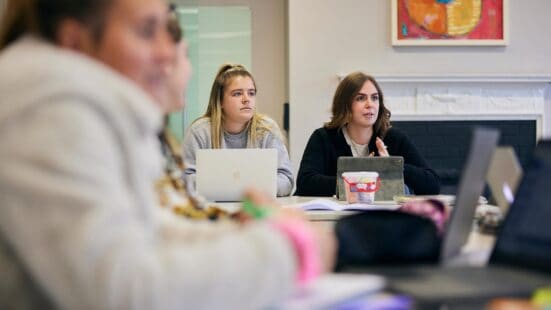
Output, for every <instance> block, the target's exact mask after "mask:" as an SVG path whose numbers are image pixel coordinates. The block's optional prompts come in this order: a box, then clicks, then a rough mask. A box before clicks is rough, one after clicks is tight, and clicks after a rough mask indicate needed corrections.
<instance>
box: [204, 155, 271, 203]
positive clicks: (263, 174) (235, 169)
mask: <svg viewBox="0 0 551 310" xmlns="http://www.w3.org/2000/svg"><path fill="white" fill-rule="evenodd" d="M196 157H197V161H196V174H197V175H196V179H195V182H196V189H197V193H198V194H199V195H201V196H203V197H205V198H206V199H207V200H209V201H218V202H224V201H241V200H243V193H244V191H245V190H246V189H247V188H251V187H252V188H255V189H258V190H260V191H263V192H265V193H266V194H267V195H268V196H269V197H273V198H275V197H276V193H277V150H276V149H201V150H197V153H196Z"/></svg>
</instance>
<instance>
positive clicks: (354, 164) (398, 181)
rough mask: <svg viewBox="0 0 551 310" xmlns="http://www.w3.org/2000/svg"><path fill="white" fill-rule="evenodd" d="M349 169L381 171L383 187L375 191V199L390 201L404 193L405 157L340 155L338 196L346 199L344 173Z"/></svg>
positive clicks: (338, 163) (338, 161) (338, 162)
mask: <svg viewBox="0 0 551 310" xmlns="http://www.w3.org/2000/svg"><path fill="white" fill-rule="evenodd" d="M349 171H375V172H378V173H379V179H380V180H381V188H380V189H379V190H378V191H377V192H376V193H375V201H390V200H392V199H393V197H394V196H396V195H403V194H404V158H403V157H401V156H389V157H348V156H343V157H339V159H338V160H337V198H338V199H339V200H345V199H346V194H345V188H344V181H343V180H342V177H341V175H342V173H343V172H349Z"/></svg>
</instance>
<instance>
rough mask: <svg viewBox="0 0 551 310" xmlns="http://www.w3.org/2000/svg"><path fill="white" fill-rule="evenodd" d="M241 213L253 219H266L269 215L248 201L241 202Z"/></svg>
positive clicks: (266, 210)
mask: <svg viewBox="0 0 551 310" xmlns="http://www.w3.org/2000/svg"><path fill="white" fill-rule="evenodd" d="M243 212H245V213H247V214H248V215H250V216H251V217H252V218H255V219H262V218H266V217H268V216H269V215H270V210H269V209H268V208H264V207H261V206H257V205H256V204H254V203H253V202H252V201H251V200H250V199H245V201H243Z"/></svg>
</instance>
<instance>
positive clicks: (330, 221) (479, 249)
mask: <svg viewBox="0 0 551 310" xmlns="http://www.w3.org/2000/svg"><path fill="white" fill-rule="evenodd" d="M320 198H324V199H332V200H336V199H335V198H332V197H304V196H290V197H280V198H277V202H278V203H279V204H280V205H282V206H292V205H296V204H300V203H305V202H308V201H311V200H314V199H320ZM341 203H343V204H344V203H346V202H344V201H343V202H341ZM389 203H390V202H386V201H385V202H381V204H382V205H388V204H389ZM217 205H218V206H220V207H221V208H223V209H225V210H227V211H229V212H235V211H237V210H239V209H240V208H241V203H218V204H217ZM486 206H487V205H486ZM479 207H480V206H479ZM354 213H357V211H325V210H315V211H306V216H307V218H308V219H309V220H310V221H312V222H316V223H318V224H322V225H324V227H327V229H333V226H334V223H335V222H336V221H337V220H338V219H339V218H341V217H343V216H346V215H351V214H354ZM494 242H495V236H494V235H488V234H482V233H479V232H478V231H476V229H473V231H472V232H471V234H470V236H469V239H468V241H467V243H466V244H465V245H464V246H463V249H462V253H461V257H460V258H459V260H458V261H459V262H461V264H469V265H485V264H486V263H487V261H488V258H489V256H490V253H491V250H492V248H493V245H494Z"/></svg>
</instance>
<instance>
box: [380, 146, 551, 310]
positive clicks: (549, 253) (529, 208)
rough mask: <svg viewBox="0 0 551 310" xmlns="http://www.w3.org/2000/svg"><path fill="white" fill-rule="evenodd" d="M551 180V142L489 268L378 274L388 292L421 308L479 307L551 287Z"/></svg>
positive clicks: (535, 161)
mask: <svg viewBox="0 0 551 310" xmlns="http://www.w3.org/2000/svg"><path fill="white" fill-rule="evenodd" d="M549 178H551V141H545V142H541V143H540V144H538V146H537V147H536V150H535V153H534V155H533V158H532V159H531V161H530V162H529V163H528V165H527V167H526V171H525V175H524V177H523V179H522V181H521V183H520V186H519V188H518V192H517V196H516V199H515V201H514V202H513V204H512V205H511V208H510V210H509V213H508V215H507V217H506V219H505V221H504V223H503V226H502V227H501V229H500V231H499V233H498V235H497V239H496V245H495V247H494V249H493V251H492V254H491V257H490V261H489V265H488V266H486V267H474V266H453V267H447V268H444V267H442V266H440V267H436V266H424V267H417V268H394V270H393V271H391V270H387V271H386V272H379V274H384V275H386V276H387V279H388V281H389V287H390V289H391V290H393V291H396V292H400V293H406V294H408V295H410V296H413V297H415V299H416V300H417V302H418V304H419V305H420V306H422V307H424V306H436V305H442V304H460V305H472V306H480V305H483V304H484V303H485V302H486V301H487V300H488V299H490V298H493V297H499V296H507V297H524V298H526V297H529V296H530V295H531V294H532V293H533V291H534V290H535V289H536V288H539V287H542V286H546V285H549V284H551V268H550V265H549V262H551V230H549V229H548V226H549V224H548V223H549V219H550V218H551V208H549V202H550V201H551V191H549V188H548V186H547V184H548V182H547V181H548V180H549ZM375 273H377V272H375Z"/></svg>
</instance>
